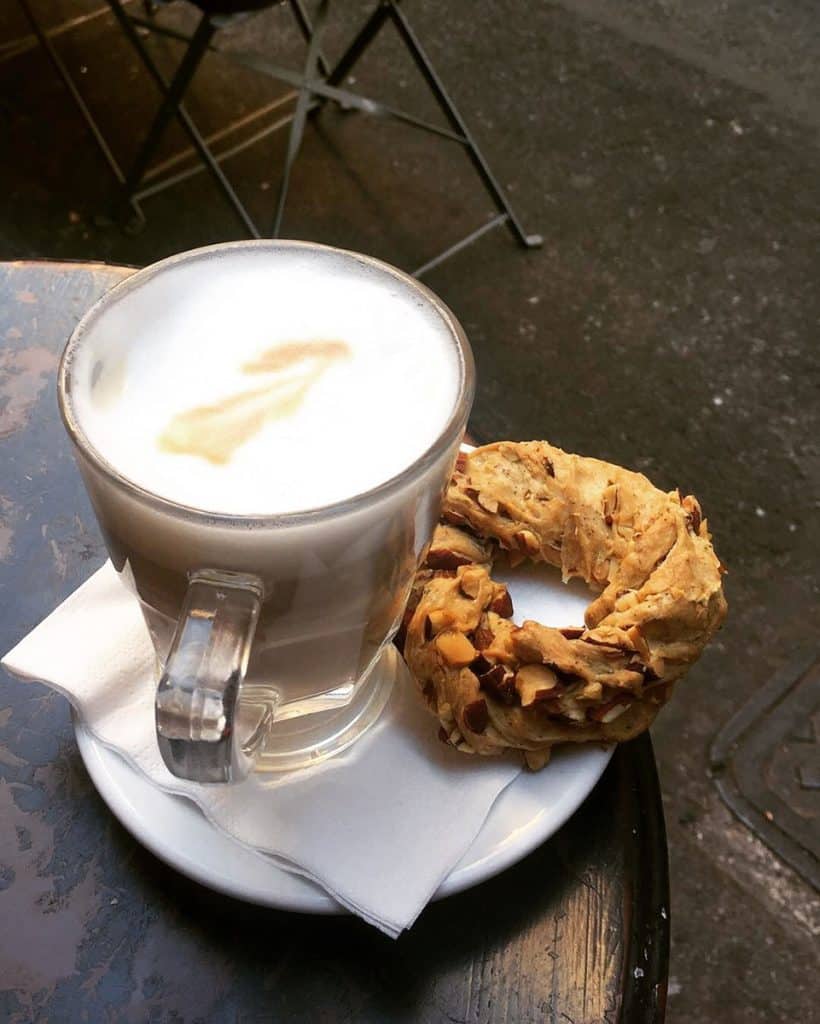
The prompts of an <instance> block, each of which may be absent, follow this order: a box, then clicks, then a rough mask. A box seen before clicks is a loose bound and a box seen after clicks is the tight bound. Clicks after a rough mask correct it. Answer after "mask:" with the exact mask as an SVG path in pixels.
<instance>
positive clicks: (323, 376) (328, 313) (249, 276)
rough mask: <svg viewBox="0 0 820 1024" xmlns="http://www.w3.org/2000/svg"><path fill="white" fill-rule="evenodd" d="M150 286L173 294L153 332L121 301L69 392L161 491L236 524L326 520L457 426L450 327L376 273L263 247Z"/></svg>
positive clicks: (102, 445)
mask: <svg viewBox="0 0 820 1024" xmlns="http://www.w3.org/2000/svg"><path fill="white" fill-rule="evenodd" d="M144 287H145V288H146V289H147V288H149V287H150V289H151V290H156V289H157V287H159V289H160V290H161V293H162V294H159V295H157V296H156V297H155V299H154V303H153V306H154V309H153V313H152V316H151V317H150V320H147V321H146V322H144V323H141V322H139V326H137V323H138V321H135V319H133V318H131V319H130V320H129V317H128V308H127V307H128V306H129V305H130V304H132V303H133V302H134V301H136V300H137V299H138V295H136V294H135V295H134V296H129V298H128V299H123V300H122V302H121V303H120V304H119V305H120V306H121V307H122V308H121V309H119V310H118V309H117V307H116V306H115V307H114V309H113V310H112V313H113V314H114V315H117V319H118V320H119V323H114V322H113V321H112V323H111V325H110V326H109V327H108V329H107V330H105V331H101V332H99V334H98V336H96V337H95V338H94V339H89V343H88V344H87V345H86V347H84V348H83V349H82V350H81V351H80V352H78V354H77V355H76V357H75V358H74V360H73V363H72V382H73V401H74V404H75V408H76V414H77V417H78V419H79V420H80V421H81V423H82V426H83V430H84V433H85V435H86V437H87V438H88V441H89V442H90V444H91V445H93V446H94V448H96V450H97V451H98V452H99V453H100V454H101V455H102V457H103V458H104V459H105V460H106V461H107V462H108V463H110V464H111V465H114V466H116V467H117V469H118V471H119V472H120V473H121V474H122V475H123V476H125V477H127V478H128V479H129V480H132V481H133V482H134V483H136V484H138V485H139V486H141V487H144V488H145V489H146V490H149V491H151V492H153V493H154V494H158V495H160V496H162V497H164V498H167V499H170V500H172V501H175V502H178V503H180V504H183V505H188V506H192V507H194V508H199V509H203V510H206V511H209V512H223V513H231V514H237V515H253V514H282V513H289V512H295V511H301V510H305V509H316V508H322V507H324V506H327V505H331V504H334V503H336V502H339V501H343V500H345V499H347V498H350V497H353V496H354V495H356V494H361V493H363V492H365V491H368V490H371V489H372V488H374V487H376V486H378V485H379V484H381V483H383V482H384V481H386V480H389V479H391V478H392V477H394V476H396V475H397V474H398V473H400V472H402V471H403V470H405V469H406V468H407V467H408V466H409V465H411V464H412V463H413V462H414V461H415V460H416V459H417V458H419V457H420V456H421V455H422V454H423V453H424V452H425V451H426V450H427V449H428V448H429V447H430V445H431V444H432V443H433V441H435V439H436V438H437V437H438V435H439V433H440V431H441V429H442V428H443V427H444V425H445V424H446V422H447V420H448V418H449V417H450V415H451V413H452V410H453V406H454V404H455V401H456V396H457V392H458V388H459V381H460V374H461V366H460V364H459V359H458V352H457V350H456V349H455V348H454V346H453V344H452V340H451V335H450V330H449V326H448V324H447V323H446V322H444V321H443V320H442V318H441V316H440V315H439V314H438V313H437V312H436V311H435V310H432V309H431V308H430V307H428V306H426V305H424V304H422V303H420V302H419V298H418V294H417V291H416V289H415V288H410V287H408V286H407V285H405V284H404V283H403V282H401V281H400V280H397V279H396V278H395V277H392V276H390V275H388V274H385V273H384V272H382V271H380V270H374V269H373V267H372V266H371V265H368V264H365V263H361V262H357V261H356V260H355V259H352V258H350V257H344V256H342V257H340V256H339V254H338V253H336V252H333V251H329V250H321V249H319V250H313V251H310V252H304V251H298V250H297V251H296V252H295V253H294V254H293V255H292V256H290V257H289V258H288V259H287V260H285V259H279V260H276V261H271V260H269V259H265V258H264V257H261V256H260V254H259V253H256V252H254V251H253V250H250V251H245V252H243V253H241V255H237V256H235V257H234V258H232V259H230V260H221V261H214V260H207V259H203V260H199V261H196V262H194V263H192V264H190V265H182V266H180V267H178V268H175V269H174V270H173V271H172V272H171V273H170V274H169V275H168V276H167V278H166V279H165V280H164V281H162V282H156V281H154V282H152V283H151V285H150V286H149V285H146V286H144ZM129 300H130V301H129Z"/></svg>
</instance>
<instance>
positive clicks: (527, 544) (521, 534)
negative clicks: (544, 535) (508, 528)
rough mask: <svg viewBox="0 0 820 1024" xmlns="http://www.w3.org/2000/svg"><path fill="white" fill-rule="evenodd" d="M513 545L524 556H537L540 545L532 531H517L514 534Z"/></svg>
mask: <svg viewBox="0 0 820 1024" xmlns="http://www.w3.org/2000/svg"><path fill="white" fill-rule="evenodd" d="M514 537H515V543H516V544H517V545H518V547H519V549H520V550H521V551H523V552H524V554H526V555H537V554H538V552H539V551H540V550H541V545H540V543H539V542H538V538H537V537H536V536H535V534H534V533H533V532H532V530H519V531H518V532H517V533H516V534H514Z"/></svg>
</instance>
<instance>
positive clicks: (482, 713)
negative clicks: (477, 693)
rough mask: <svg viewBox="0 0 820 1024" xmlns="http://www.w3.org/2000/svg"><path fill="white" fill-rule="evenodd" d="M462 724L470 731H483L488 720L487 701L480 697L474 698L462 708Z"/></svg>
mask: <svg viewBox="0 0 820 1024" xmlns="http://www.w3.org/2000/svg"><path fill="white" fill-rule="evenodd" d="M463 717H464V724H465V726H466V727H467V728H468V729H469V730H470V732H484V730H485V729H486V728H487V723H488V722H489V721H490V713H489V711H488V710H487V702H486V701H485V700H483V699H482V698H479V699H478V700H474V701H473V702H472V703H470V704H468V705H467V707H466V708H465V709H464V715H463Z"/></svg>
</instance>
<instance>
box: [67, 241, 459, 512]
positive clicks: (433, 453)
mask: <svg viewBox="0 0 820 1024" xmlns="http://www.w3.org/2000/svg"><path fill="white" fill-rule="evenodd" d="M231 249H245V250H252V249H271V250H277V249H285V250H288V249H303V250H308V251H321V252H330V253H335V254H337V255H340V256H343V257H346V258H351V259H353V260H354V261H355V262H358V263H363V264H366V265H367V266H369V267H374V268H375V269H377V270H380V271H382V272H384V273H387V274H389V275H391V276H392V277H394V278H396V279H397V280H398V281H400V282H401V283H402V284H404V285H406V286H408V287H409V288H410V289H411V290H413V291H415V292H416V293H417V294H418V295H419V296H420V297H421V298H423V299H424V300H425V302H427V303H428V304H429V305H430V306H432V307H433V309H434V310H435V311H436V312H437V313H438V315H439V317H440V318H441V320H442V321H443V322H444V324H445V326H446V327H447V329H448V330H449V332H450V336H451V338H452V340H453V342H454V344H455V347H456V350H457V352H458V356H459V382H458V392H457V395H456V399H455V401H454V403H453V408H452V410H451V413H450V416H449V418H448V419H447V421H446V423H445V424H444V426H443V427H442V429H441V431H440V432H439V434H438V436H437V437H436V439H435V440H434V441H433V443H432V444H431V445H430V446H429V447H428V448H427V449H426V450H425V451H423V452H422V453H421V455H419V456H418V457H417V458H416V459H414V460H413V462H411V463H410V464H409V465H408V466H405V468H404V469H402V470H401V471H400V472H398V473H396V474H395V475H394V476H392V477H389V478H388V479H387V480H384V481H382V482H381V483H380V484H377V485H376V486H375V487H371V488H369V489H368V490H366V491H360V492H359V493H357V494H354V495H351V496H349V497H347V498H343V499H341V500H339V501H335V502H330V503H328V504H327V505H320V506H317V507H316V508H309V509H298V510H295V511H292V512H274V513H266V512H254V513H240V514H233V513H231V512H220V511H217V510H211V509H204V508H199V507H198V506H195V505H186V504H184V503H182V502H178V501H174V500H173V499H172V498H166V497H164V496H163V495H161V494H157V493H156V492H155V491H152V490H150V489H149V488H147V487H144V486H143V485H142V484H139V483H137V481H135V480H132V479H131V478H130V477H128V476H126V475H125V474H124V473H122V472H120V470H118V469H117V468H116V467H115V466H114V465H113V464H112V463H110V462H109V461H108V460H107V459H106V458H105V457H104V456H103V454H102V453H101V452H100V451H99V450H98V449H97V448H96V447H95V446H94V445H93V444H92V443H91V441H90V439H89V438H88V436H87V434H86V433H85V431H84V430H83V428H82V425H81V423H80V419H79V416H78V415H77V413H76V409H75V407H74V403H73V401H72V396H71V367H72V363H73V360H74V357H75V355H76V353H77V352H78V351H79V349H80V347H81V345H82V344H83V338H84V336H85V335H86V334H87V333H88V332H89V331H90V330H91V329H92V327H93V326H94V325H95V324H96V323H97V321H98V320H99V319H100V318H101V317H102V316H103V315H104V314H105V313H106V312H107V310H108V309H109V308H110V307H111V306H113V305H114V304H115V303H117V302H119V301H120V300H121V299H123V298H124V297H126V296H127V295H128V294H130V293H131V292H132V291H134V290H135V289H137V288H139V287H141V286H142V285H144V284H145V283H146V282H148V281H150V280H151V278H153V277H156V276H157V275H158V274H160V273H162V272H164V271H165V270H168V269H169V268H171V267H174V266H176V265H178V264H182V263H191V262H194V261H195V260H197V259H199V258H202V257H204V256H207V255H208V254H212V253H218V252H223V251H226V250H231ZM474 393H475V362H474V359H473V354H472V350H471V348H470V343H469V342H468V340H467V336H466V334H465V332H464V329H463V327H462V326H461V324H460V323H459V321H458V320H457V318H456V317H455V315H454V314H453V312H452V311H451V310H450V309H449V307H448V306H447V305H446V304H445V303H444V302H443V301H442V300H441V299H440V298H439V297H438V296H437V295H436V294H435V293H434V292H433V291H431V290H430V289H429V288H428V287H427V286H426V285H424V284H422V283H421V282H420V281H417V280H416V279H415V278H414V277H411V276H410V275H409V274H407V273H405V272H404V271H403V270H399V269H398V268H397V267H394V266H391V264H389V263H385V262H384V261H383V260H379V259H376V258H375V257H373V256H366V255H364V254H362V253H357V252H353V251H352V250H349V249H341V248H338V247H336V246H332V245H324V244H322V243H319V242H305V241H298V240H286V239H249V240H244V241H237V242H219V243H216V244H214V245H207V246H202V247H200V248H196V249H188V250H186V251H185V252H181V253H176V254H174V255H173V256H168V257H166V258H165V259H163V260H159V261H158V262H156V263H152V264H150V265H149V266H147V267H143V268H142V269H140V270H137V271H135V272H134V273H133V274H131V275H130V276H129V277H127V278H125V279H124V280H123V281H120V282H119V283H118V284H116V285H114V286H113V287H112V288H110V289H109V290H108V291H107V292H105V293H104V294H103V295H102V296H101V297H100V298H99V299H97V301H96V302H95V303H94V305H93V306H91V307H90V309H88V310H87V311H86V312H85V313H84V314H83V316H82V317H81V319H80V320H79V322H78V323H77V325H76V327H75V328H74V330H73V331H72V332H71V334H70V336H69V338H68V341H67V343H66V346H65V348H64V350H63V354H62V356H61V358H60V364H59V367H58V370H57V401H58V405H59V409H60V416H61V417H62V420H63V424H64V426H65V428H66V431H67V432H68V435H69V437H70V438H71V440H72V442H73V443H74V445H75V447H76V448H77V451H78V452H79V453H80V455H81V456H82V457H83V458H85V459H87V460H88V461H89V462H90V463H91V464H92V465H93V466H94V467H95V468H96V469H97V470H98V471H99V472H100V473H102V474H103V475H104V476H105V477H106V478H107V479H108V480H109V481H110V482H111V483H113V484H114V485H115V486H117V487H118V488H119V489H120V490H122V491H125V492H127V493H129V494H132V495H136V496H138V497H139V498H140V499H141V500H142V501H144V502H146V503H147V504H149V505H151V506H152V507H153V508H155V509H157V510H159V511H162V512H167V513H170V514H172V515H175V516H176V517H177V518H179V517H182V518H185V519H189V520H193V521H196V522H209V523H222V524H226V525H227V524H230V525H232V526H238V527H241V526H246V527H254V526H262V525H264V526H273V525H277V524H281V525H287V526H296V525H301V524H302V523H309V522H312V521H315V520H320V519H322V520H323V519H329V518H335V517H336V516H340V515H344V514H347V513H350V512H355V511H357V510H358V509H360V508H363V507H364V506H366V505H368V504H372V503H373V502H374V501H378V500H380V499H381V498H384V497H387V496H389V495H390V494H391V493H393V492H394V491H397V490H399V489H400V488H401V487H402V486H403V485H404V484H405V483H407V482H408V481H409V480H411V479H412V478H413V477H416V476H419V475H420V474H422V473H423V472H424V471H425V470H426V469H427V468H428V467H429V466H430V465H431V464H432V463H433V462H435V460H436V459H437V458H438V457H439V456H440V455H441V454H442V452H443V451H445V450H446V449H447V448H449V447H450V445H452V444H453V443H454V442H456V441H457V440H458V438H459V435H460V433H461V432H462V431H463V429H464V428H465V426H466V423H467V417H468V416H469V413H470V409H471V407H472V402H473V396H474Z"/></svg>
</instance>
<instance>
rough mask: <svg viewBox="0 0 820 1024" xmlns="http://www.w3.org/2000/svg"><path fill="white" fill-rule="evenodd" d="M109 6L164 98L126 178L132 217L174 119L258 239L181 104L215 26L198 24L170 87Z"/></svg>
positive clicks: (112, 1)
mask: <svg viewBox="0 0 820 1024" xmlns="http://www.w3.org/2000/svg"><path fill="white" fill-rule="evenodd" d="M108 5H109V7H110V8H111V10H112V12H113V14H114V15H115V17H116V18H117V21H118V22H119V23H120V26H121V27H122V29H123V31H124V32H125V34H126V36H127V38H128V39H129V41H130V42H131V45H132V46H133V47H134V49H135V50H136V51H137V53H138V54H139V56H140V58H141V60H142V62H143V64H144V65H145V67H146V69H147V70H148V72H149V74H150V75H151V76H152V78H153V79H154V81H155V82H156V84H157V86H158V87H159V89H160V91H161V92H162V95H163V103H162V105H161V107H160V110H159V112H158V113H157V115H156V117H155V119H154V123H153V125H152V126H151V129H150V131H149V134H148V138H147V139H146V141H145V143H144V144H143V146H142V149H141V150H140V152H139V154H138V155H137V159H136V161H135V162H134V166H133V167H132V168H131V171H130V172H129V174H128V176H127V179H126V186H125V189H124V193H125V200H126V201H127V202H128V203H130V205H131V206H132V207H133V209H134V211H135V213H137V214H138V215H139V216H142V213H141V211H140V209H139V206H138V202H139V192H138V191H136V189H137V186H138V184H139V182H140V181H141V180H142V177H143V175H144V174H145V171H146V170H147V166H148V160H150V157H151V155H152V152H153V150H154V149H155V148H156V144H157V141H158V140H159V138H160V136H161V135H162V132H163V131H164V130H165V128H166V127H167V125H168V122H169V121H170V120H171V118H172V117H174V116H175V117H176V118H177V119H178V120H179V122H180V124H181V125H182V127H183V128H184V129H185V131H186V132H187V134H188V136H189V137H190V139H191V142H192V143H193V145H194V148H195V149H196V151H197V154H198V155H199V158H200V159H201V160H202V162H203V163H204V164H205V166H206V167H207V168H208V170H209V171H210V173H211V175H212V177H213V178H214V180H215V181H216V183H217V185H218V186H219V187H220V189H221V190H222V192H223V194H224V195H225V197H226V198H227V200H228V201H229V203H230V204H231V206H232V207H233V209H234V211H235V213H236V214H237V216H238V217H239V219H240V220H241V221H242V224H243V226H244V227H245V229H246V230H247V231H248V233H249V234H250V235H251V237H252V238H259V237H261V236H260V233H259V231H258V229H257V227H256V225H255V224H254V222H253V220H252V219H251V216H250V214H249V213H248V212H247V210H246V209H245V207H244V206H243V205H242V202H241V201H240V199H239V197H238V196H237V194H236V192H235V191H234V189H233V187H232V185H231V183H230V182H229V181H228V179H227V178H226V177H225V174H224V173H223V171H222V168H221V167H220V166H219V164H218V163H217V162H216V160H215V159H214V156H213V154H212V153H211V151H210V149H209V148H208V146H207V144H206V142H205V140H204V139H203V138H202V135H201V134H200V132H199V129H198V128H197V127H196V125H195V124H194V122H193V121H192V120H191V118H190V116H189V115H188V112H187V111H186V109H185V107H184V106H183V104H182V99H183V96H184V94H185V90H186V89H187V87H188V85H189V84H190V81H191V78H192V77H193V75H194V72H195V71H196V68H197V66H198V65H199V63H200V61H201V60H202V57H203V56H204V53H205V51H206V50H207V47H208V43H209V42H210V39H211V37H212V35H213V33H214V31H215V28H214V26H213V25H212V24H211V23H210V22H209V21H208V19H207V17H203V19H202V21H200V23H199V25H198V26H197V29H196V32H195V33H194V36H193V38H192V40H191V43H190V45H189V48H188V50H187V51H186V53H185V56H184V57H183V58H182V63H181V64H180V66H179V68H178V69H177V72H176V74H175V75H174V78H173V80H172V81H171V82H170V83H169V82H167V81H166V79H165V76H164V75H163V74H162V72H161V71H160V70H159V68H158V67H157V66H156V64H155V63H154V61H153V60H152V59H151V55H150V54H149V53H148V50H147V49H146V47H145V44H144V43H143V41H142V40H141V39H140V37H139V36H138V35H137V32H136V29H135V28H134V26H133V24H132V23H131V20H130V18H129V17H128V15H127V14H126V13H125V11H124V10H123V8H122V5H121V3H120V0H108Z"/></svg>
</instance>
